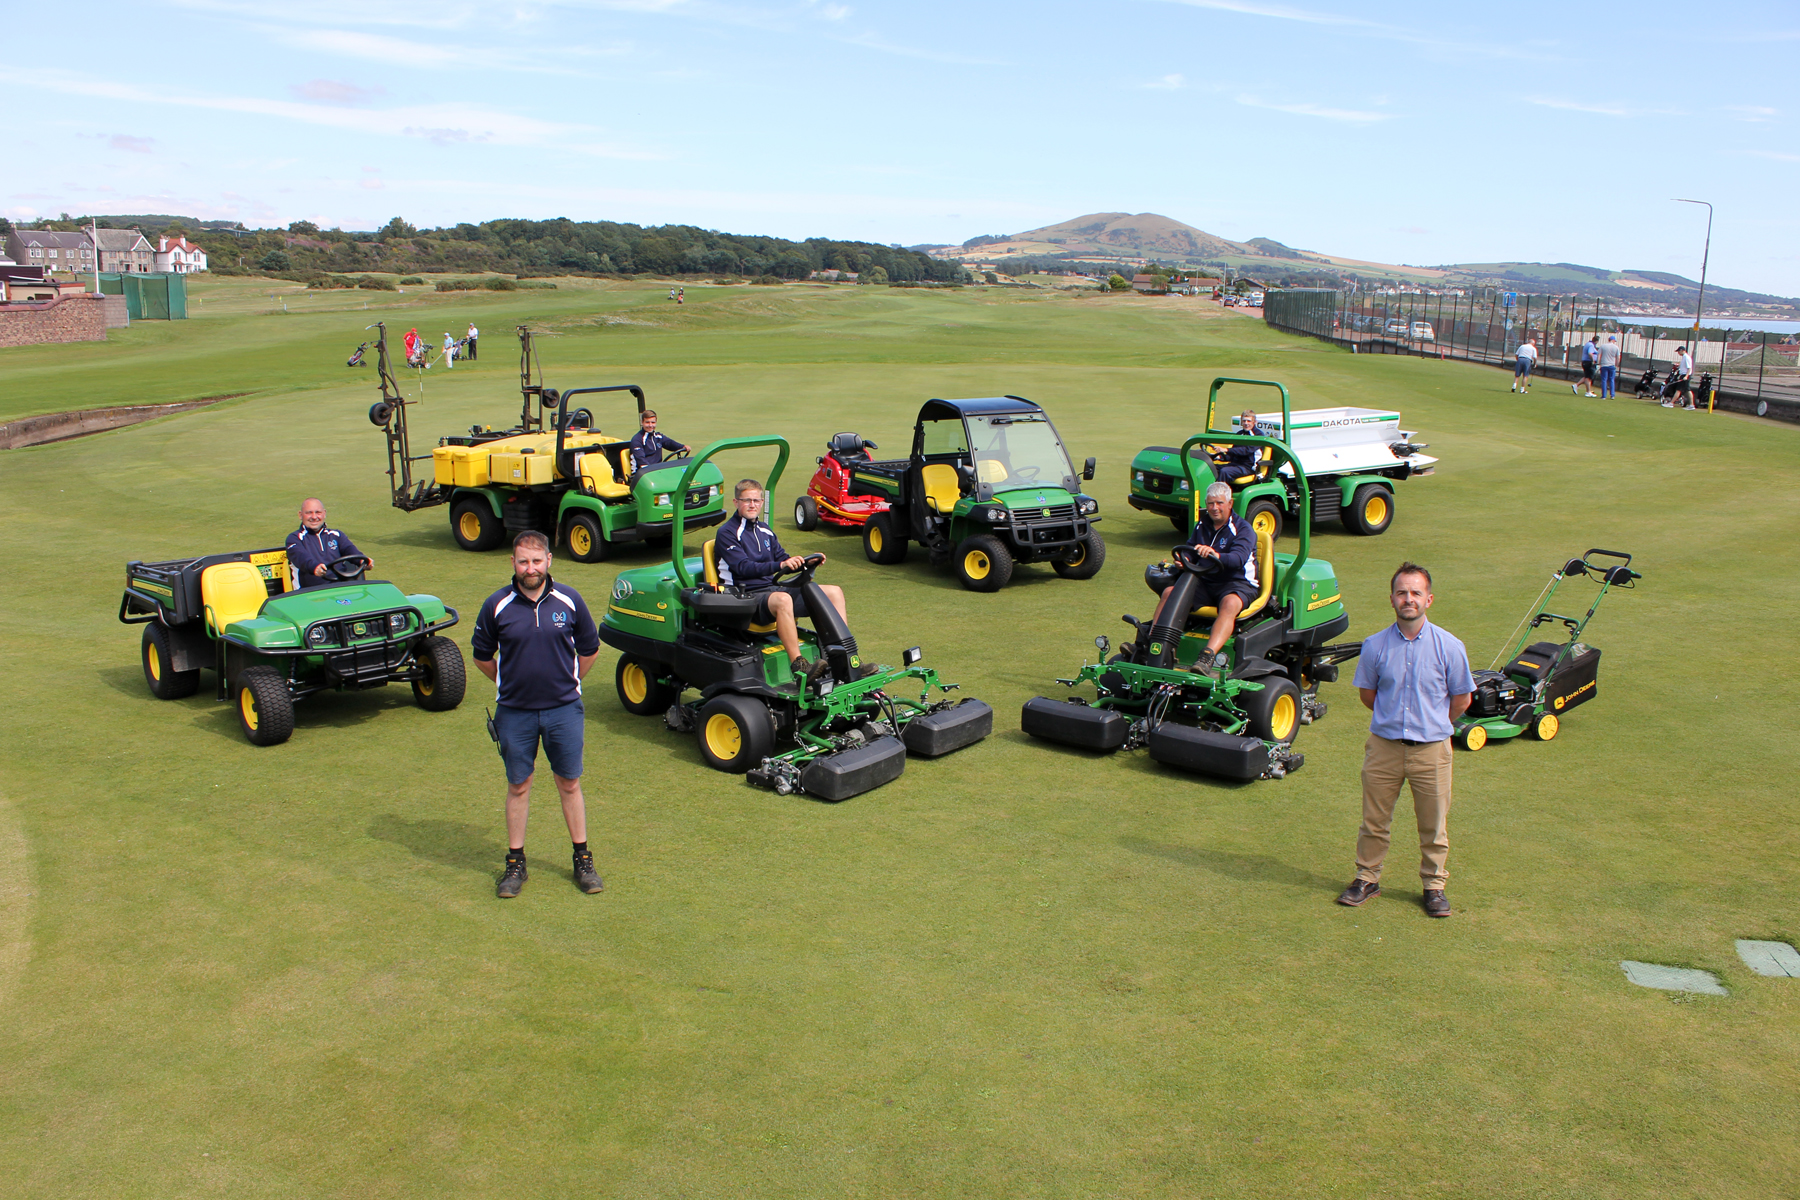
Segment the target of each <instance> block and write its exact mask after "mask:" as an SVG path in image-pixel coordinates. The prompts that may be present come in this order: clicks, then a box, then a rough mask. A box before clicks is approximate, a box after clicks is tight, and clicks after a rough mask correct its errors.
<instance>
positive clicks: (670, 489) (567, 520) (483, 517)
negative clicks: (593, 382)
mask: <svg viewBox="0 0 1800 1200" xmlns="http://www.w3.org/2000/svg"><path fill="white" fill-rule="evenodd" d="M377 328H378V329H379V330H380V336H379V338H378V339H377V341H376V362H377V364H378V366H379V368H380V370H379V372H378V376H379V379H380V384H381V400H380V401H379V402H377V403H376V404H374V405H372V406H371V407H370V409H369V420H370V421H371V422H372V423H373V424H375V425H377V426H379V427H380V428H381V429H382V430H383V431H384V432H385V433H386V434H387V449H388V482H389V490H390V491H391V492H392V495H393V503H394V507H395V508H399V509H403V510H405V511H407V512H412V511H414V510H416V509H420V508H430V507H432V506H434V505H439V504H446V505H449V508H450V532H451V534H452V535H453V536H454V537H455V539H456V544H457V545H459V546H461V547H462V548H463V549H464V550H492V549H494V548H495V547H497V546H500V545H503V544H505V543H506V542H507V541H509V540H510V539H511V538H512V537H513V536H514V535H516V534H518V533H520V532H522V531H524V530H526V529H535V530H538V531H539V532H541V533H543V534H544V535H545V536H546V537H548V538H550V539H551V541H552V543H553V544H557V545H567V547H568V554H569V557H571V558H573V559H574V560H575V561H576V562H598V561H600V560H601V559H603V558H606V557H607V556H608V555H609V554H611V553H612V552H613V550H614V549H616V548H617V547H619V546H623V545H630V544H633V543H638V542H643V541H660V540H661V539H662V538H664V537H666V536H668V534H669V531H670V530H671V528H672V527H673V523H674V517H675V512H676V510H677V509H680V510H681V511H682V512H683V513H684V514H685V516H686V519H687V522H688V524H689V525H690V526H693V527H696V528H699V527H704V526H707V525H716V524H718V523H719V522H720V521H722V520H724V519H725V510H724V505H723V502H722V501H721V499H720V492H721V489H722V484H723V482H724V481H723V480H722V479H720V477H719V473H718V470H717V468H708V469H707V470H705V471H702V472H700V473H698V474H696V475H694V476H693V477H692V478H691V479H690V480H689V484H688V486H687V488H686V489H685V490H683V489H682V488H679V487H677V485H678V484H679V483H680V481H681V480H682V479H683V478H684V475H683V471H684V470H685V468H686V466H687V461H686V460H685V459H675V460H671V461H669V462H664V463H661V464H658V465H656V466H653V467H651V468H649V469H648V470H645V471H641V472H637V473H633V471H632V464H631V460H630V455H629V453H628V450H627V444H628V443H629V441H630V438H631V435H632V434H634V433H636V432H637V428H638V420H637V418H638V417H639V416H641V415H642V414H643V412H644V407H645V402H644V389H643V388H641V387H639V386H637V385H636V384H618V385H614V386H611V387H590V388H571V389H569V390H567V391H558V390H557V389H556V388H551V387H545V386H544V385H543V379H542V370H541V368H540V367H539V366H538V363H537V357H536V352H535V351H534V350H533V348H532V340H531V331H530V330H528V329H525V328H524V327H523V326H521V327H520V329H519V392H520V394H521V396H522V397H523V406H522V408H521V410H520V414H519V423H518V424H517V425H515V426H514V427H512V428H511V429H494V428H492V427H491V426H484V425H477V426H473V427H471V428H470V430H469V432H468V433H466V434H458V435H455V436H449V437H442V438H439V439H438V444H437V446H436V447H434V448H433V449H432V452H431V453H430V454H429V455H424V454H417V455H415V454H413V453H412V450H411V442H410V440H409V439H410V435H409V433H408V431H407V415H406V410H407V409H408V408H410V407H413V406H415V405H417V404H418V403H419V401H418V400H408V399H405V398H404V397H403V396H402V395H401V393H400V388H399V385H398V384H397V383H395V382H394V378H393V376H392V375H391V374H390V373H389V372H388V366H387V361H388V359H387V329H386V327H385V326H377ZM614 392H628V393H630V394H631V396H632V398H633V399H635V400H636V401H637V411H636V413H633V414H632V415H631V416H630V419H629V421H628V422H627V421H624V420H621V421H620V422H619V427H620V428H621V429H622V431H623V436H616V435H608V434H606V433H604V432H602V431H601V430H599V429H596V428H595V427H594V413H593V411H592V410H591V409H588V408H577V409H574V410H573V411H571V410H570V408H569V401H570V400H572V399H573V398H575V397H577V396H598V395H605V394H610V393H614ZM627 411H628V412H629V411H630V410H627ZM626 424H629V428H628V429H625V428H623V427H624V426H625V425H626ZM428 459H429V460H430V462H431V464H432V478H431V479H430V481H429V482H428V481H425V480H417V481H415V480H414V479H413V474H412V472H413V464H414V463H422V462H425V461H427V460H428Z"/></svg>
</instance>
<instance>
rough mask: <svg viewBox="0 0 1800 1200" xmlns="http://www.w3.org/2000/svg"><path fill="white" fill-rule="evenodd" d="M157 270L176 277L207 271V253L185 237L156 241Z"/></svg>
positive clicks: (165, 238)
mask: <svg viewBox="0 0 1800 1200" xmlns="http://www.w3.org/2000/svg"><path fill="white" fill-rule="evenodd" d="M156 269H157V270H158V271H165V272H168V273H170V274H174V275H192V274H194V273H195V272H196V271H204V270H206V251H204V250H202V249H201V248H200V247H198V246H196V245H194V243H192V242H190V241H188V240H187V239H186V238H184V237H178V238H169V237H164V238H158V239H156Z"/></svg>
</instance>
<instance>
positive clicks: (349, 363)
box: [344, 342, 369, 367]
mask: <svg viewBox="0 0 1800 1200" xmlns="http://www.w3.org/2000/svg"><path fill="white" fill-rule="evenodd" d="M368 348H369V343H367V342H364V343H363V344H362V345H360V346H358V347H357V348H356V351H355V353H353V354H351V355H350V357H349V358H347V359H345V360H344V365H345V366H346V367H360V366H362V365H363V351H365V350H367V349H368Z"/></svg>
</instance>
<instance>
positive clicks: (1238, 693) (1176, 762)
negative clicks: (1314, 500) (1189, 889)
mask: <svg viewBox="0 0 1800 1200" xmlns="http://www.w3.org/2000/svg"><path fill="white" fill-rule="evenodd" d="M1209 441H1210V442H1218V443H1222V444H1230V445H1247V446H1256V447H1259V448H1262V449H1264V450H1266V451H1267V452H1268V453H1269V455H1270V457H1271V458H1272V459H1276V460H1278V461H1281V462H1284V463H1287V464H1289V465H1291V466H1292V467H1293V468H1294V478H1295V481H1296V484H1297V486H1298V488H1299V492H1300V499H1301V501H1302V503H1301V505H1300V508H1299V512H1300V520H1299V522H1298V525H1299V547H1298V549H1297V551H1296V552H1295V553H1293V554H1277V553H1275V551H1274V538H1273V537H1272V536H1270V534H1269V533H1267V532H1266V531H1258V532H1257V534H1256V579H1257V584H1258V589H1259V590H1258V594H1257V595H1256V596H1255V597H1254V598H1253V599H1252V600H1250V601H1249V602H1248V603H1246V604H1245V605H1244V608H1243V610H1242V611H1241V612H1240V613H1239V614H1238V616H1237V623H1236V625H1235V627H1234V628H1233V630H1232V635H1231V637H1230V638H1229V639H1228V640H1227V641H1226V642H1225V644H1224V646H1223V651H1224V653H1225V654H1226V655H1227V656H1228V658H1229V661H1230V666H1229V668H1228V670H1226V671H1225V672H1224V673H1222V674H1221V675H1218V676H1214V675H1211V674H1208V673H1206V672H1204V671H1202V670H1200V669H1199V668H1198V666H1197V664H1198V663H1199V661H1200V657H1201V655H1202V653H1203V652H1204V650H1205V647H1206V642H1207V637H1208V635H1209V634H1210V633H1211V631H1212V622H1213V620H1214V619H1215V618H1216V617H1217V616H1218V612H1217V610H1216V609H1213V608H1211V607H1203V608H1195V607H1194V603H1195V600H1196V598H1197V593H1198V591H1199V585H1200V581H1201V579H1202V578H1205V577H1207V576H1209V575H1211V574H1213V573H1215V572H1217V571H1218V570H1219V564H1218V560H1217V559H1216V558H1206V557H1202V556H1201V555H1199V554H1198V553H1196V552H1195V550H1194V548H1193V547H1192V546H1188V545H1185V544H1184V545H1179V546H1176V547H1175V548H1174V549H1173V550H1172V551H1171V552H1170V553H1171V557H1172V559H1173V561H1172V562H1165V563H1153V564H1151V566H1150V567H1149V568H1148V569H1147V570H1146V571H1145V572H1144V582H1145V584H1146V585H1147V586H1148V587H1149V588H1150V590H1151V591H1152V592H1153V593H1158V594H1161V593H1162V592H1163V590H1164V589H1168V600H1167V602H1166V603H1165V604H1164V605H1163V614H1162V616H1161V618H1160V619H1154V620H1153V621H1140V620H1139V619H1138V618H1136V617H1134V616H1126V617H1124V618H1123V619H1124V621H1125V623H1126V624H1128V625H1130V626H1132V627H1133V628H1135V629H1136V631H1137V634H1136V636H1135V637H1134V638H1133V639H1132V640H1131V641H1129V642H1127V643H1125V644H1124V645H1123V646H1121V647H1120V652H1119V653H1118V654H1116V655H1114V656H1113V657H1112V658H1110V659H1108V658H1107V657H1106V655H1107V652H1108V651H1109V650H1110V649H1111V639H1109V638H1107V637H1105V636H1104V635H1103V636H1101V637H1098V638H1096V639H1095V640H1094V644H1095V645H1096V646H1097V647H1098V648H1099V651H1100V656H1099V661H1096V662H1094V663H1090V664H1088V665H1086V666H1084V667H1082V668H1081V670H1080V671H1079V672H1077V673H1076V675H1075V676H1074V677H1073V678H1069V679H1059V680H1058V681H1057V682H1059V683H1062V684H1063V685H1065V686H1067V687H1070V688H1074V687H1077V686H1080V685H1083V684H1091V685H1092V686H1093V688H1094V697H1093V699H1091V700H1090V699H1088V698H1086V697H1085V696H1071V697H1069V698H1067V699H1066V700H1053V699H1049V698H1047V697H1043V696H1039V697H1036V698H1034V699H1031V700H1028V701H1026V702H1025V707H1024V709H1023V711H1022V712H1021V714H1020V724H1021V727H1022V728H1023V729H1024V731H1025V732H1026V733H1028V734H1030V735H1031V736H1033V737H1036V738H1041V739H1044V740H1046V741H1052V742H1058V743H1061V744H1063V745H1068V746H1076V747H1080V748H1082V749H1088V750H1098V751H1101V752H1103V753H1110V752H1112V751H1114V750H1117V749H1119V748H1121V747H1125V748H1127V749H1137V748H1140V747H1143V748H1147V749H1148V750H1149V751H1150V757H1151V758H1153V759H1155V760H1156V761H1158V762H1162V763H1167V764H1168V765H1170V766H1175V767H1180V768H1182V769H1184V770H1190V771H1195V772H1199V773H1201V774H1206V775H1213V776H1218V777H1221V778H1225V779H1258V778H1263V779H1279V778H1281V777H1283V776H1284V775H1286V774H1288V773H1289V772H1291V771H1294V770H1296V769H1298V768H1299V767H1300V765H1301V764H1302V763H1303V762H1304V761H1305V758H1304V756H1303V755H1301V754H1299V753H1296V752H1295V751H1294V749H1293V742H1294V738H1295V736H1296V735H1297V734H1298V733H1299V730H1300V726H1302V725H1307V724H1311V723H1312V722H1313V721H1314V720H1317V719H1318V718H1320V717H1323V716H1324V715H1325V713H1326V711H1327V705H1326V703H1325V702H1324V701H1323V700H1320V699H1319V695H1318V685H1319V684H1320V683H1330V682H1333V681H1335V680H1336V679H1337V676H1338V664H1339V663H1342V662H1344V661H1346V660H1348V659H1351V658H1354V657H1356V655H1357V654H1358V653H1360V652H1361V649H1362V643H1361V642H1343V643H1337V644H1333V643H1332V641H1331V639H1332V638H1334V637H1337V636H1338V635H1339V634H1341V633H1343V632H1344V631H1345V630H1346V629H1348V628H1349V627H1350V617H1349V614H1348V613H1346V612H1345V611H1344V603H1343V598H1342V596H1341V594H1340V592H1339V588H1338V583H1337V575H1336V572H1335V571H1334V570H1333V569H1332V566H1331V564H1330V563H1328V562H1324V561H1321V560H1319V559H1315V558H1312V557H1311V549H1312V522H1311V519H1310V516H1309V514H1310V512H1311V508H1310V506H1309V505H1307V504H1306V503H1305V501H1306V500H1307V480H1306V472H1305V471H1304V470H1303V469H1301V468H1300V465H1299V462H1298V460H1297V458H1296V457H1295V455H1294V452H1293V451H1292V450H1291V449H1289V448H1288V447H1287V445H1286V444H1284V443H1282V442H1280V441H1277V440H1275V439H1274V438H1267V437H1258V436H1255V435H1249V434H1212V433H1207V434H1196V435H1195V436H1193V437H1191V438H1189V439H1188V440H1187V441H1186V442H1185V443H1183V445H1182V446H1181V448H1180V450H1178V451H1177V452H1176V453H1177V455H1178V456H1179V458H1180V460H1181V462H1180V463H1179V465H1180V467H1181V468H1182V470H1183V473H1184V474H1187V473H1188V472H1189V471H1190V470H1191V469H1193V468H1194V467H1196V466H1197V464H1192V463H1191V462H1190V459H1191V458H1193V457H1195V456H1197V455H1198V454H1199V453H1200V450H1199V447H1200V446H1201V445H1202V444H1203V443H1205V442H1209ZM1198 469H1199V470H1204V469H1205V468H1204V467H1203V466H1199V467H1198Z"/></svg>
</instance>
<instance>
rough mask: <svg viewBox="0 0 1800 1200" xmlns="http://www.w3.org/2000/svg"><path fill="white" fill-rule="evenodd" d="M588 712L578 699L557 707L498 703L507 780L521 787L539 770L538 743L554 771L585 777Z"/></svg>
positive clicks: (497, 727)
mask: <svg viewBox="0 0 1800 1200" xmlns="http://www.w3.org/2000/svg"><path fill="white" fill-rule="evenodd" d="M584 719H585V718H584V713H583V710H582V707H581V701H579V700H576V701H573V702H572V703H569V704H564V705H561V706H559V707H557V708H508V707H507V706H506V705H504V704H499V705H495V712H494V729H495V732H496V733H498V734H499V735H500V758H501V760H502V761H503V762H505V763H506V782H508V783H510V784H512V785H513V786H515V787H517V786H518V785H519V784H521V783H524V782H525V781H526V780H527V779H530V778H531V776H532V774H533V772H535V771H536V770H537V753H538V743H539V742H540V741H541V742H542V743H543V744H544V757H545V758H547V759H549V760H550V770H551V771H552V772H554V773H555V774H557V775H560V776H562V777H563V778H564V779H580V778H581V736H582V723H583V720H584Z"/></svg>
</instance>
